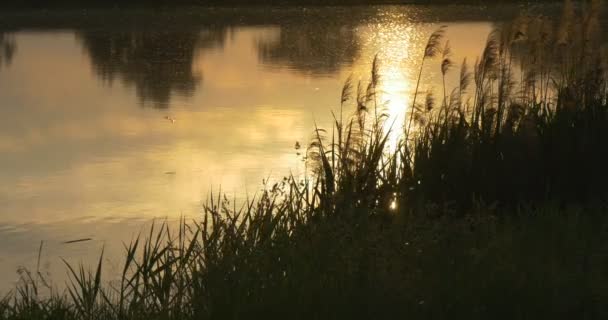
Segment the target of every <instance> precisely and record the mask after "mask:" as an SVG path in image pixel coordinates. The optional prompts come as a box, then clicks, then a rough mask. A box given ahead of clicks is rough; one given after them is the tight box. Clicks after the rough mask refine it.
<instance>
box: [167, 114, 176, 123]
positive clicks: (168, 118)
mask: <svg viewBox="0 0 608 320" xmlns="http://www.w3.org/2000/svg"><path fill="white" fill-rule="evenodd" d="M165 119H167V120H169V121H171V123H175V119H174V118H172V117H170V116H165Z"/></svg>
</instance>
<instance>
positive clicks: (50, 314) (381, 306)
mask: <svg viewBox="0 0 608 320" xmlns="http://www.w3.org/2000/svg"><path fill="white" fill-rule="evenodd" d="M599 8H600V6H599V5H598V4H597V3H595V2H594V3H592V5H591V7H590V9H584V10H582V11H581V12H577V13H573V12H574V9H572V6H571V5H570V4H569V3H566V5H565V13H564V17H562V19H561V24H560V25H558V26H555V24H554V23H552V22H550V21H549V20H548V19H546V18H542V17H529V16H522V17H521V18H518V19H517V20H516V21H515V22H514V23H512V24H508V25H504V26H502V27H501V28H500V29H497V30H496V31H494V32H492V34H490V36H489V38H488V41H487V44H486V47H485V49H484V51H483V53H482V55H481V57H480V58H479V59H478V60H477V62H476V63H475V65H474V70H473V71H472V72H470V71H469V67H468V65H467V63H466V60H465V61H464V62H463V63H462V65H461V67H460V72H459V74H458V76H459V85H458V87H457V88H454V89H453V90H452V91H451V93H449V94H448V92H449V91H448V88H446V87H445V85H444V86H443V90H442V98H441V101H442V102H441V104H440V106H439V107H437V106H436V105H435V101H434V98H433V95H432V94H427V96H426V98H425V99H424V102H422V103H421V102H418V101H419V99H413V105H412V106H411V109H410V110H409V111H408V112H407V115H408V117H409V119H408V120H407V121H406V123H407V125H406V127H405V128H403V130H399V129H400V128H392V130H390V131H392V132H393V133H394V132H398V133H403V135H402V140H401V143H400V144H399V146H398V147H397V148H396V149H391V148H389V147H388V145H387V140H388V136H389V135H390V134H391V132H389V130H385V128H387V127H390V126H387V125H386V124H385V122H386V121H387V117H386V114H385V113H384V112H383V104H382V102H381V101H378V96H379V95H378V94H377V93H378V92H380V89H381V81H382V79H381V76H380V74H379V72H378V70H379V68H378V64H379V63H381V62H379V61H377V60H374V63H373V67H372V70H371V74H370V80H369V82H368V83H361V82H360V83H356V84H355V83H353V82H352V81H351V80H349V81H347V82H346V84H345V85H344V88H343V90H342V95H341V98H340V101H341V108H340V113H339V114H337V115H336V116H335V122H334V126H333V128H332V130H331V131H328V130H323V129H322V128H315V131H314V133H313V138H312V141H311V143H310V145H309V146H308V147H307V150H306V157H307V159H308V161H307V168H309V169H310V171H311V172H312V178H309V179H306V180H304V181H298V180H296V179H295V178H293V177H287V178H285V179H284V180H283V181H281V182H279V183H277V184H275V185H273V186H270V187H269V188H267V190H266V191H264V192H263V193H262V194H260V195H259V196H258V197H256V198H254V199H251V200H249V201H247V202H246V203H245V204H244V205H243V206H241V207H236V206H235V204H234V203H231V202H230V201H228V199H227V198H226V197H225V196H224V195H223V194H216V195H213V194H212V195H211V196H210V197H209V199H208V201H207V204H206V205H205V206H204V208H203V217H202V218H201V220H200V221H193V222H186V221H181V223H180V224H179V228H177V230H174V229H172V228H170V227H169V226H168V225H167V224H161V225H156V226H153V227H152V228H151V229H150V232H149V233H147V234H146V235H140V236H139V237H137V238H136V239H135V240H134V241H133V242H132V243H131V244H130V245H128V246H126V247H125V254H124V257H125V261H124V266H123V268H122V273H121V275H120V276H119V278H118V279H113V281H111V282H109V283H108V282H106V281H104V277H103V275H102V270H103V267H102V264H103V259H102V258H100V260H99V263H98V264H97V265H96V267H95V268H94V269H92V270H88V269H86V268H84V267H75V266H71V265H67V269H68V271H69V273H70V275H71V283H70V284H69V285H68V288H67V289H66V291H64V292H57V291H56V290H53V289H52V288H48V286H45V283H46V282H45V281H44V278H43V277H42V275H41V274H40V273H29V272H27V271H24V272H23V273H22V281H21V284H20V285H19V286H18V287H17V288H16V290H15V291H14V292H12V293H11V294H9V295H8V296H7V297H6V298H4V299H3V300H0V319H243V318H253V319H258V318H265V319H284V318H294V319H342V318H350V319H370V318H372V319H383V318H389V317H390V318H395V317H397V318H399V317H401V318H405V317H409V318H417V319H428V318H447V317H455V318H465V317H466V318H469V319H488V318H497V319H514V318H516V319H518V318H549V317H551V318H586V319H600V318H605V317H606V316H607V315H608V308H607V307H606V304H605V303H604V302H605V301H606V299H607V298H608V290H607V288H608V274H607V273H606V267H607V266H608V245H607V243H608V241H606V240H608V239H607V237H608V233H607V232H606V231H607V230H608V229H607V228H608V219H607V218H606V215H605V210H606V208H605V204H604V200H605V199H606V197H605V195H606V191H607V188H608V187H606V184H605V181H606V178H608V172H607V171H606V168H605V167H606V166H605V163H608V162H607V160H608V149H607V148H608V147H607V146H605V144H604V138H605V137H608V132H606V130H608V114H607V108H608V102H607V98H608V97H607V89H606V87H607V81H606V70H607V69H606V63H607V60H606V55H605V48H602V47H601V45H600V42H599V40H598V39H599V30H598V23H597V19H599V16H598V13H597V12H598V10H599ZM442 30H443V29H440V30H439V31H438V32H435V33H433V35H431V38H430V39H429V42H428V45H427V46H426V48H425V53H424V57H425V61H424V62H423V63H424V64H427V63H431V61H432V60H433V59H434V58H436V57H441V61H439V63H438V64H437V65H438V67H439V68H440V70H441V75H442V77H446V76H447V75H448V73H449V72H450V70H451V69H452V68H451V67H452V62H451V60H450V52H449V50H448V49H447V48H449V45H446V44H445V42H443V31H442ZM420 70H423V69H422V68H421V69H420ZM420 72H421V73H422V71H420ZM415 95H416V96H418V95H419V93H418V92H416V93H415ZM351 104H352V105H354V107H355V110H354V112H353V113H352V115H350V116H345V115H344V110H345V109H346V108H348V106H349V105H351ZM404 107H408V106H404ZM102 257H103V255H102ZM42 290H47V291H48V290H51V291H50V293H49V294H45V295H42V294H41V293H40V292H41V291H42Z"/></svg>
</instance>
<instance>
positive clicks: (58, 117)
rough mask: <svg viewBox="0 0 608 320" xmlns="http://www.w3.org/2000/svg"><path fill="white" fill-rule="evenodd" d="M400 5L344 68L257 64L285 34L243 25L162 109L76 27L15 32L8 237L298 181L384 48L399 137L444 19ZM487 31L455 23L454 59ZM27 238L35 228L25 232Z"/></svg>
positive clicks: (7, 133)
mask: <svg viewBox="0 0 608 320" xmlns="http://www.w3.org/2000/svg"><path fill="white" fill-rule="evenodd" d="M391 10H392V9H390V8H389V9H387V10H386V12H380V16H381V17H382V19H379V20H378V21H377V22H374V23H369V24H363V25H358V26H356V27H355V28H356V33H355V34H356V35H357V39H356V41H357V42H358V45H359V46H360V48H358V50H359V51H358V52H356V53H353V56H354V57H356V59H355V62H354V64H353V65H352V66H350V65H348V64H344V65H340V64H337V65H339V66H340V69H339V70H338V71H337V72H335V73H331V74H323V75H321V74H319V72H318V71H319V69H316V70H315V72H303V70H302V69H301V68H302V66H301V65H299V66H295V67H294V66H290V65H280V64H279V65H271V62H269V61H266V60H265V61H261V60H260V57H259V51H258V49H257V47H256V46H257V45H258V44H259V43H260V42H263V41H275V40H276V39H278V38H279V37H280V35H281V29H280V28H279V27H239V28H234V29H233V30H231V31H230V34H229V36H228V39H227V40H226V42H225V43H224V44H223V46H220V47H215V48H210V49H207V50H200V51H198V52H197V53H196V55H195V57H194V62H193V73H194V74H196V75H200V77H201V79H202V81H201V83H200V84H199V85H198V87H197V88H196V90H195V91H194V92H193V94H192V95H191V96H180V95H179V94H177V95H174V96H172V97H171V100H170V105H169V108H167V109H155V108H151V107H145V106H144V107H142V101H141V99H140V98H138V97H137V95H136V94H134V92H133V91H134V90H133V87H132V86H128V85H121V82H120V80H116V81H113V83H112V85H110V84H108V83H104V82H102V81H100V80H99V79H98V77H97V75H96V74H95V70H94V68H93V66H92V65H91V62H90V59H89V57H88V56H87V52H85V51H83V49H82V47H81V45H80V43H79V42H78V39H77V38H78V37H76V36H75V35H74V33H73V32H68V31H66V32H52V33H37V32H19V33H17V34H15V40H16V43H17V46H18V54H17V55H16V56H15V57H14V61H13V62H12V64H11V65H10V67H8V68H5V69H3V70H2V71H0V103H1V104H2V110H3V116H2V117H0V154H2V157H0V167H1V168H2V170H0V180H1V181H2V182H3V183H2V184H0V208H2V209H0V210H1V211H0V234H7V233H6V232H8V231H6V230H9V229H10V230H13V231H11V232H12V233H11V234H12V235H13V236H12V237H17V238H15V239H21V240H14V241H15V243H23V246H29V247H31V246H34V247H35V246H36V245H37V244H38V243H39V241H40V240H44V239H43V238H45V239H56V240H57V241H60V239H63V238H66V237H67V238H72V236H74V237H75V236H77V234H76V233H78V232H76V230H79V228H78V227H77V226H78V225H79V221H81V222H82V221H85V220H86V221H89V220H92V221H98V222H99V224H98V226H99V230H98V231H91V232H90V234H89V236H91V237H93V238H97V239H101V238H103V236H102V235H104V234H105V236H106V237H107V235H108V233H111V232H112V231H111V230H112V227H111V226H112V225H114V224H112V223H115V222H112V223H106V222H107V221H109V220H108V219H115V220H116V221H123V220H124V221H127V220H129V219H144V220H145V218H151V217H165V216H169V217H172V218H176V217H179V216H180V215H189V216H194V215H196V214H197V213H198V212H199V210H200V203H201V201H203V200H204V199H205V197H206V195H207V194H208V193H209V191H210V190H211V187H213V188H214V189H215V190H217V189H218V188H219V186H220V185H221V186H222V189H223V190H224V191H226V192H228V193H229V194H230V195H236V196H237V197H239V198H240V199H243V198H244V197H245V195H247V194H248V195H252V194H254V193H255V192H256V191H257V190H259V189H260V188H261V181H262V179H263V178H266V177H271V178H273V179H280V178H281V177H283V176H284V175H287V174H289V173H290V172H292V173H294V174H295V175H301V174H303V168H304V165H303V163H302V161H301V158H300V157H298V156H297V155H296V153H295V150H294V149H293V146H294V143H295V142H296V141H300V142H301V143H302V144H305V143H306V142H307V141H308V140H309V139H310V137H311V133H312V125H313V123H314V122H315V121H316V122H317V123H318V124H319V125H320V126H328V125H329V124H330V123H331V113H330V110H332V109H333V110H337V109H338V103H339V93H340V89H341V87H342V84H343V82H344V80H345V79H346V78H347V77H348V76H349V75H350V74H352V75H353V76H354V79H355V80H358V79H361V80H363V81H365V80H367V78H368V74H369V70H370V65H371V61H372V59H373V56H374V55H375V54H378V57H379V59H380V74H381V76H382V87H381V92H382V93H381V100H382V101H386V106H387V112H388V113H389V115H390V119H389V121H388V123H393V122H394V126H393V130H397V131H400V130H399V129H400V128H401V127H402V125H403V121H404V119H405V114H406V111H407V110H408V108H409V106H410V104H411V101H410V99H411V97H412V90H413V87H414V84H415V75H416V73H417V72H416V69H417V67H418V64H419V62H420V58H421V54H422V50H423V47H424V42H425V41H426V38H427V37H428V35H429V34H430V33H431V32H432V31H433V30H435V29H436V28H437V27H438V24H431V23H414V22H411V21H410V19H408V18H407V14H406V13H404V12H403V11H400V12H399V11H394V12H393V11H391ZM490 29H491V24H490V23H481V22H480V23H476V22H474V23H450V24H448V32H447V37H448V38H449V39H450V42H451V43H452V48H453V51H454V57H453V59H454V60H455V61H456V62H458V63H459V62H460V61H461V60H462V58H463V57H464V56H468V57H470V61H471V63H472V62H473V61H474V59H475V57H476V56H477V55H478V54H479V52H480V51H481V48H482V46H483V43H484V41H485V38H486V36H487V34H488V33H489V31H490ZM318 58H319V59H324V57H323V56H320V57H318ZM333 67H335V66H334V65H332V68H333ZM297 68H300V69H297ZM438 73H439V64H438V63H437V62H433V63H430V64H429V65H428V67H427V68H426V69H425V76H424V81H423V83H424V85H423V86H422V87H421V90H427V89H428V88H427V86H428V83H437V80H438ZM457 74H458V72H457V70H454V71H453V72H452V73H451V75H450V77H449V78H448V86H449V87H451V86H453V85H454V84H455V78H457ZM436 89H439V86H436ZM165 116H170V117H171V118H174V119H175V122H174V123H172V122H170V121H168V120H166V119H165ZM391 141H392V142H391V143H392V144H393V145H394V144H395V143H396V139H395V138H394V139H393V140H391ZM85 217H86V218H85ZM66 221H68V222H69V223H67V222H66ZM104 221H106V222H104ZM112 221H114V220H112ZM138 221H139V220H138ZM58 224H66V225H70V226H72V225H74V226H73V227H70V228H69V229H65V228H64V229H62V228H60V227H54V226H57V225H58ZM118 224H120V223H118ZM102 225H103V226H106V227H101V226H102ZM41 228H42V229H44V230H46V231H45V232H41V231H40V230H39V229H41ZM5 229H6V230H5ZM3 230H4V231H3ZM15 230H16V231H15ZM35 230H39V231H35ZM121 230H122V229H121ZM123 231H124V230H123ZM31 232H36V233H37V234H36V235H35V236H28V237H25V235H27V234H30V235H31ZM128 235H129V232H126V231H125V232H122V233H120V235H118V234H117V235H116V238H121V239H122V238H123V236H124V237H128ZM24 239H27V241H26V240H24ZM68 240H69V239H68ZM20 241H25V242H20ZM28 241H29V242H28ZM26 242H27V243H26ZM97 244H99V243H97ZM29 247H28V248H29ZM24 248H25V247H24ZM8 249H9V248H7V247H1V246H0V257H2V256H7V255H10V254H14V253H11V252H8V251H6V250H8ZM26 250H29V249H26ZM57 250H60V249H57ZM57 252H59V251H57ZM32 254H34V255H35V250H34V251H33V252H32ZM31 258H32V257H30V256H29V255H28V256H22V257H21V258H19V259H15V260H14V261H17V262H15V263H25V262H27V261H31V260H28V259H31ZM3 263H4V262H0V265H4V267H3V268H5V269H7V270H8V269H11V268H14V267H15V265H12V264H11V265H8V264H3ZM0 271H6V270H2V269H0ZM2 273H3V274H5V273H6V272H2ZM8 276H10V274H9V275H8ZM5 279H6V278H5ZM2 281H4V280H3V279H0V288H1V287H2Z"/></svg>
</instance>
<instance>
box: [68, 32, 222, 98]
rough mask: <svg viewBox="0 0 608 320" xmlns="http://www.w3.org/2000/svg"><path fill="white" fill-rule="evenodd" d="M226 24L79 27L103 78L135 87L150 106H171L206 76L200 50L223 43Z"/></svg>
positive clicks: (80, 36)
mask: <svg viewBox="0 0 608 320" xmlns="http://www.w3.org/2000/svg"><path fill="white" fill-rule="evenodd" d="M226 34H227V29H225V28H217V29H204V30H201V29H191V30H170V31H161V30H119V31H114V30H112V31H79V32H77V35H78V38H79V39H80V40H81V42H82V44H83V46H84V48H85V50H86V52H87V53H88V54H89V57H90V59H91V62H92V65H93V68H94V69H95V71H96V73H97V74H98V75H99V76H100V77H101V78H102V80H104V81H107V82H109V83H112V82H113V81H114V80H116V79H120V80H121V81H123V82H124V84H126V85H129V86H134V87H135V91H136V94H137V96H138V97H139V98H140V99H141V101H142V103H143V104H144V105H146V103H147V102H150V103H151V104H152V105H153V106H155V107H157V108H166V107H168V106H169V101H170V99H171V96H172V95H174V94H177V95H182V96H191V95H192V94H193V93H194V90H195V89H196V87H197V85H199V83H200V82H201V79H202V75H200V74H197V73H195V72H194V70H193V62H194V59H195V57H196V54H197V52H198V51H199V50H204V49H211V48H216V47H222V46H223V45H224V41H225V39H226Z"/></svg>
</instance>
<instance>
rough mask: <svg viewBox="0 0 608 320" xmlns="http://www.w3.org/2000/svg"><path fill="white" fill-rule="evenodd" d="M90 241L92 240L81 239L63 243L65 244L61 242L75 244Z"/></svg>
mask: <svg viewBox="0 0 608 320" xmlns="http://www.w3.org/2000/svg"><path fill="white" fill-rule="evenodd" d="M91 240H93V239H91V238H82V239H76V240H70V241H65V242H63V244H69V243H76V242H85V241H91Z"/></svg>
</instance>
